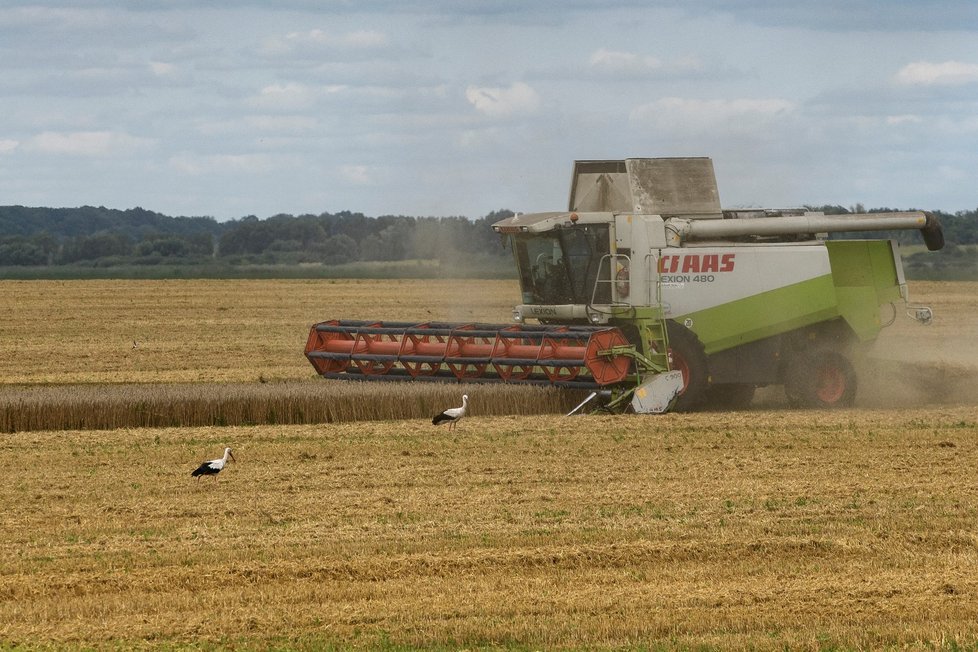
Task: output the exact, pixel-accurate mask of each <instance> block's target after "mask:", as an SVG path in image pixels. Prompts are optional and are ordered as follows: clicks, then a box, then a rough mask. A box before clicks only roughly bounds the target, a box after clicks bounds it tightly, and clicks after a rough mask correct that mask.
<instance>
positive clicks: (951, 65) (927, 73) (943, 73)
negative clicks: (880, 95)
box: [896, 61, 978, 86]
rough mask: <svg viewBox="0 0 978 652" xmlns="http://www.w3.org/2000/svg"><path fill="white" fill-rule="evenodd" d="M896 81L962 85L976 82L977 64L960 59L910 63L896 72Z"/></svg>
mask: <svg viewBox="0 0 978 652" xmlns="http://www.w3.org/2000/svg"><path fill="white" fill-rule="evenodd" d="M896 81H897V82H898V83H900V84H905V85H908V86H963V85H964V84H974V83H976V82H978V64H975V63H963V62H961V61H945V62H943V63H930V62H927V61H918V62H915V63H910V64H907V65H906V66H904V67H903V68H901V69H900V71H899V72H897V74H896Z"/></svg>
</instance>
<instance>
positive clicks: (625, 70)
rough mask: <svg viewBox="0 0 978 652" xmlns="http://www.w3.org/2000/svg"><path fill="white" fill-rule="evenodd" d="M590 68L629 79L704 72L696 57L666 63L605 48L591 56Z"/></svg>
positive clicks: (650, 57)
mask: <svg viewBox="0 0 978 652" xmlns="http://www.w3.org/2000/svg"><path fill="white" fill-rule="evenodd" d="M588 66H589V68H590V69H591V70H592V71H593V72H595V73H599V74H602V75H606V76H610V77H627V78H632V77H649V76H654V75H660V76H661V75H666V74H669V75H671V74H681V73H690V72H701V71H702V70H703V64H702V63H701V62H700V61H699V60H698V59H696V58H695V57H687V58H683V59H678V60H676V61H673V62H671V63H665V62H663V61H662V60H661V59H659V58H658V57H653V56H649V55H641V54H636V53H634V52H622V51H618V50H606V49H604V48H601V49H599V50H595V51H594V52H593V53H592V54H591V57H590V58H589V59H588Z"/></svg>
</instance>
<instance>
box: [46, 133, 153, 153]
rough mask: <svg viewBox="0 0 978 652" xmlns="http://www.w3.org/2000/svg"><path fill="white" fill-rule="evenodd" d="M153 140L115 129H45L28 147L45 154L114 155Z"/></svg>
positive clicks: (138, 147)
mask: <svg viewBox="0 0 978 652" xmlns="http://www.w3.org/2000/svg"><path fill="white" fill-rule="evenodd" d="M154 142H155V141H153V140H151V139H148V138H137V137H136V136H131V135H129V134H127V133H122V132H117V131H74V132H56V131H45V132H43V133H41V134H38V135H37V136H35V137H33V138H32V139H30V141H29V148H30V149H31V150H34V151H38V152H44V153H47V154H71V155H75V156H114V155H119V154H125V153H129V152H132V151H134V150H136V149H140V148H143V147H147V146H150V145H152V144H153V143H154Z"/></svg>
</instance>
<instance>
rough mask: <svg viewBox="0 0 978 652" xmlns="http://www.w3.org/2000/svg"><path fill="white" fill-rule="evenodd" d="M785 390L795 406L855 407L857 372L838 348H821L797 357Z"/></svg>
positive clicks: (790, 401)
mask: <svg viewBox="0 0 978 652" xmlns="http://www.w3.org/2000/svg"><path fill="white" fill-rule="evenodd" d="M784 390H785V394H786V395H787V397H788V402H789V403H791V404H792V405H796V406H804V407H820V408H842V407H851V406H852V404H853V403H854V402H855V400H856V372H855V370H854V369H853V368H852V363H850V362H849V359H848V358H846V356H844V355H842V354H841V353H839V352H838V351H831V350H826V349H819V350H817V351H812V352H810V353H808V354H807V355H804V356H800V357H799V358H798V359H797V360H795V362H794V364H793V365H792V369H791V370H790V372H789V374H788V378H787V379H786V382H785V386H784Z"/></svg>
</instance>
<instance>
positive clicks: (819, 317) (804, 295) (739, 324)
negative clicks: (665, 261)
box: [677, 274, 839, 355]
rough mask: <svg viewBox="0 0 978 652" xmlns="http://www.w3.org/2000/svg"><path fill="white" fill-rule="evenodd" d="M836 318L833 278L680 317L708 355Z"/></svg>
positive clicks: (820, 277) (820, 279)
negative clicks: (688, 323)
mask: <svg viewBox="0 0 978 652" xmlns="http://www.w3.org/2000/svg"><path fill="white" fill-rule="evenodd" d="M838 316H839V309H838V305H837V303H836V297H835V286H834V285H833V284H832V276H831V275H828V274H826V275H824V276H819V277H816V278H813V279H810V280H808V281H803V282H801V283H795V284H794V285H788V286H786V287H783V288H778V289H777V290H771V291H769V292H761V293H760V294H755V295H753V296H750V297H747V298H746V299H740V300H739V301H731V302H730V303H725V304H722V305H719V306H715V307H713V308H707V309H706V310H699V311H697V312H694V313H690V314H689V315H683V316H682V317H679V318H678V320H677V321H679V322H680V323H683V322H685V321H686V320H692V326H691V329H692V331H693V332H694V333H696V336H697V337H698V338H699V339H700V342H702V343H703V347H704V349H705V350H706V353H707V355H709V354H711V353H716V352H718V351H723V350H726V349H729V348H732V347H735V346H738V345H740V344H746V343H748V342H754V341H757V340H760V339H764V338H765V337H772V336H774V335H779V334H781V333H786V332H788V331H791V330H795V329H796V328H801V327H803V326H808V325H809V324H815V323H818V322H821V321H826V320H829V319H833V318H835V317H838Z"/></svg>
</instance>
